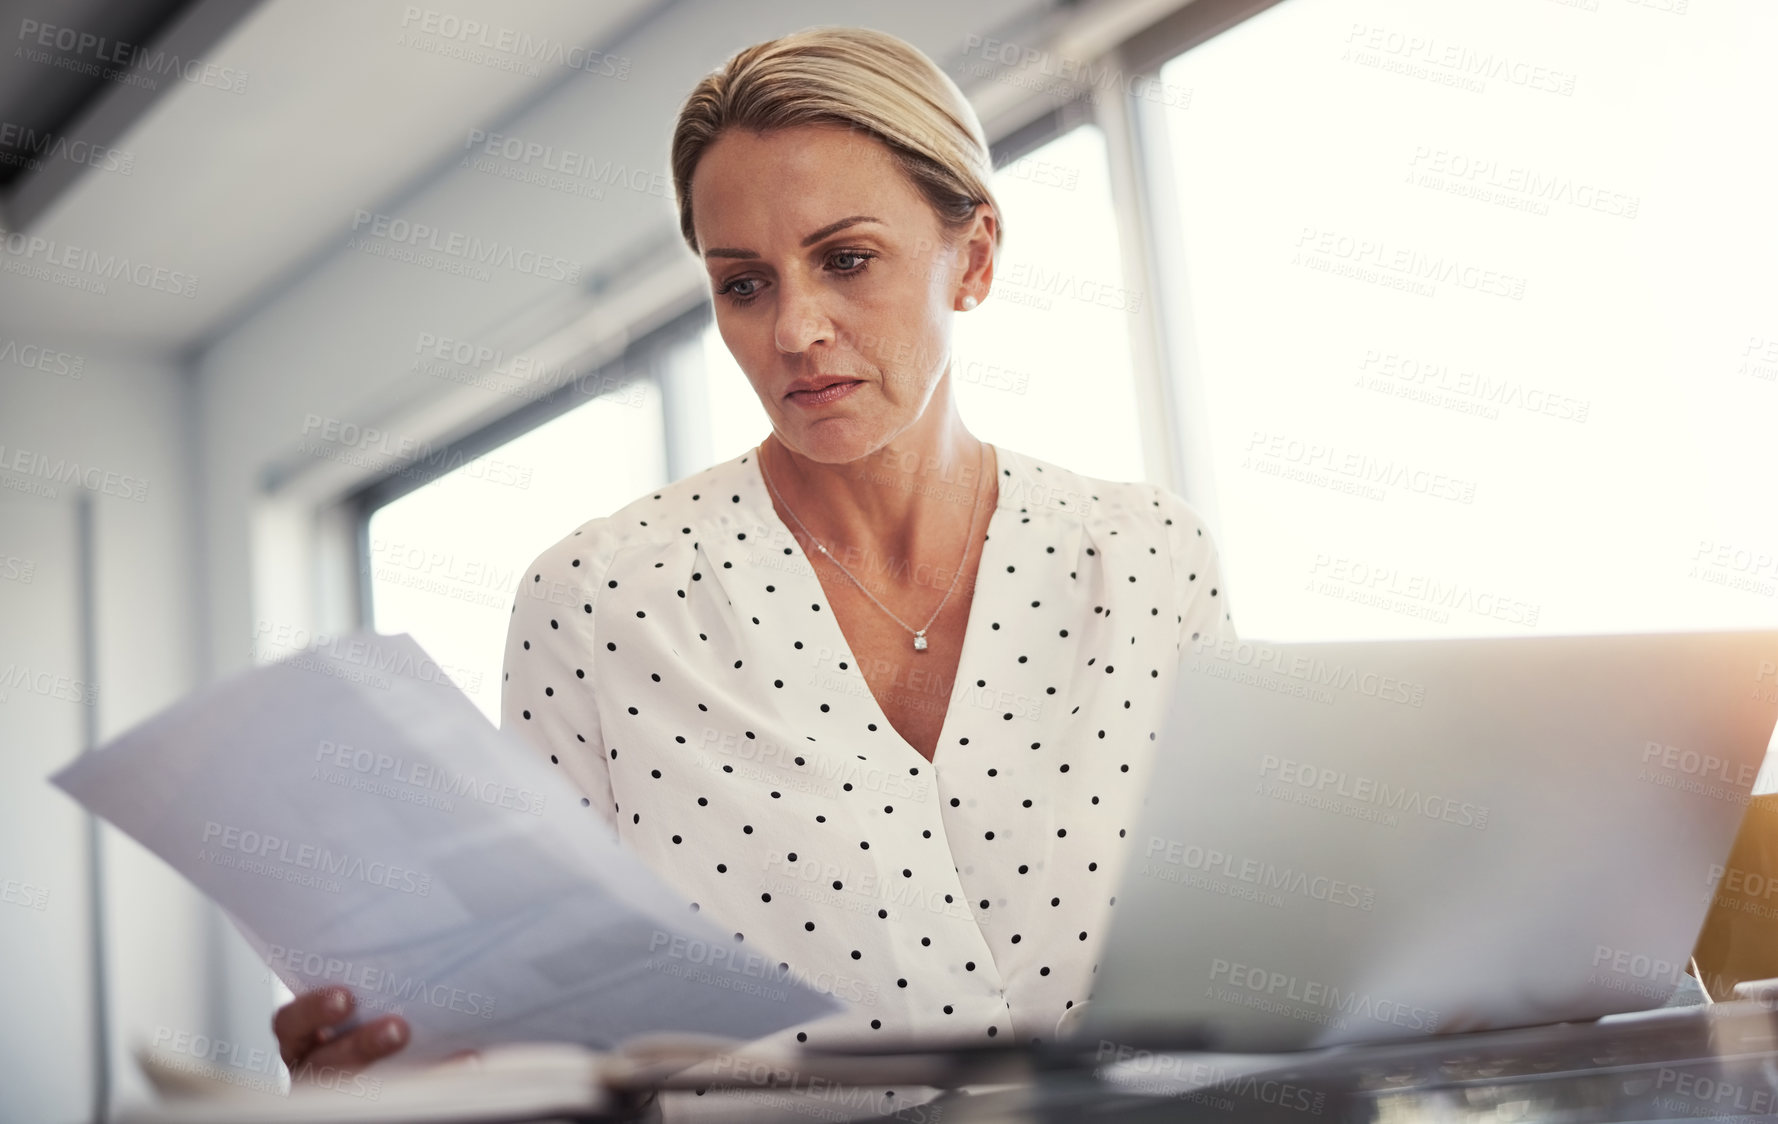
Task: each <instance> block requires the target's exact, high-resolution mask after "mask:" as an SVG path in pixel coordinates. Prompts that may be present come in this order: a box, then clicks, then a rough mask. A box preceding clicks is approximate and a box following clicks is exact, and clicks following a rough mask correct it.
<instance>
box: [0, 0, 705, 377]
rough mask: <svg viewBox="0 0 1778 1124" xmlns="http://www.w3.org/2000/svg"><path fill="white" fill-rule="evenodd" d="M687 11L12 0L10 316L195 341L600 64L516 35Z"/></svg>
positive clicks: (7, 221) (388, 2)
mask: <svg viewBox="0 0 1778 1124" xmlns="http://www.w3.org/2000/svg"><path fill="white" fill-rule="evenodd" d="M671 2H672V0H598V2H597V3H588V2H586V0H452V2H451V3H450V5H449V6H448V9H434V8H431V7H430V6H422V5H410V4H405V3H399V2H395V0H0V36H3V37H4V39H6V40H16V42H15V43H14V44H13V45H12V47H11V49H8V50H7V51H6V52H5V56H6V57H5V62H4V64H0V165H3V166H4V172H3V173H0V227H4V228H5V230H7V231H9V232H11V234H10V236H9V237H8V238H7V239H6V240H5V243H4V249H0V265H4V266H7V267H8V268H7V269H5V270H4V271H3V272H0V327H5V328H8V329H10V330H11V331H12V332H14V333H15V334H32V335H34V336H36V337H37V338H39V339H41V340H58V341H61V340H68V341H74V342H77V343H79V344H80V345H81V346H84V347H87V348H89V349H91V350H115V351H124V350H127V351H130V352H132V353H135V354H153V355H161V356H167V357H177V356H180V355H183V354H185V353H188V352H189V351H190V350H191V349H192V348H194V347H195V346H197V345H199V344H201V343H202V342H204V341H207V340H210V339H212V338H213V337H214V336H215V335H217V334H218V333H219V332H220V331H223V330H225V329H226V327H227V326H228V325H230V324H232V323H233V322H234V321H235V320H236V319H237V318H238V317H239V315H240V314H241V313H242V311H243V310H245V309H249V308H252V307H254V306H255V305H256V304H257V303H258V302H259V301H260V300H262V299H263V298H264V295H265V294H266V293H268V292H270V291H272V290H274V289H276V288H277V287H278V286H279V285H280V283H281V281H282V280H283V279H285V278H287V277H289V276H291V275H292V274H293V273H295V272H298V271H300V270H302V269H303V268H304V267H305V265H306V264H307V263H309V262H311V261H312V260H315V259H316V257H317V256H318V255H320V254H323V253H326V252H329V251H331V250H332V249H335V248H337V246H338V244H339V238H340V234H341V232H342V230H343V229H344V227H343V225H342V223H343V219H342V216H346V217H348V218H349V216H351V215H352V214H353V212H354V211H355V210H356V209H358V208H365V209H373V210H374V209H378V208H379V207H380V206H382V205H386V204H387V203H388V202H389V201H391V200H397V199H400V198H402V197H403V196H404V195H407V194H410V193H412V192H413V191H415V190H417V189H418V188H419V186H420V185H422V184H424V183H425V182H427V181H429V180H430V179H432V178H434V177H435V176H436V175H438V174H439V173H440V172H441V171H442V170H443V169H444V167H445V166H447V165H448V164H449V163H450V162H452V161H454V160H455V159H456V158H457V156H458V154H460V152H461V150H462V146H463V143H464V138H465V135H466V131H467V129H468V128H470V127H486V126H490V125H494V124H497V123H498V122H500V121H501V120H502V119H504V118H507V117H509V116H510V115H512V114H514V113H516V112H518V111H519V110H520V109H521V108H522V107H524V106H526V105H529V104H531V103H533V102H535V101H537V100H540V99H541V98H543V97H545V96H547V94H548V93H549V92H550V91H551V90H553V89H554V88H555V87H556V86H558V85H559V84H561V83H563V82H566V81H572V80H574V78H575V77H576V75H577V74H579V72H578V71H575V70H573V69H571V68H569V67H565V66H551V65H548V64H547V63H544V64H542V65H535V64H533V65H518V66H514V65H510V64H511V63H512V61H513V60H512V56H511V54H510V52H502V51H501V49H500V48H499V46H498V43H499V42H500V39H499V36H500V34H501V32H502V31H503V30H505V29H515V28H516V29H522V31H523V32H524V33H525V34H528V35H530V36H532V37H535V38H536V39H539V40H554V41H558V42H561V43H566V44H570V45H584V46H587V47H594V48H605V47H609V46H611V45H613V44H615V43H617V42H619V41H621V40H622V39H623V38H624V37H626V36H627V35H629V34H630V33H632V32H633V30H634V29H635V28H636V27H637V26H639V25H640V24H641V23H642V22H644V21H646V20H647V19H648V18H650V17H651V15H653V14H655V13H657V12H658V11H659V10H660V9H662V8H664V7H666V6H667V5H668V4H670V3H671ZM452 20H455V21H459V22H457V23H455V24H453V23H451V22H449V21H452ZM477 24H479V25H480V28H481V29H483V30H479V31H478V30H472V28H473V25H477ZM488 43H493V44H495V46H493V47H491V48H482V49H479V51H478V53H479V55H480V56H481V59H480V60H479V61H477V60H471V59H467V58H465V57H463V55H464V53H465V52H464V50H463V47H464V46H465V45H469V46H477V45H478V44H488ZM21 51H25V52H29V53H21ZM132 68H133V69H132ZM9 126H10V128H9ZM9 146H10V147H9ZM31 153H35V154H36V159H35V166H34V167H30V168H28V169H26V170H24V171H22V172H21V171H20V167H19V165H20V162H21V161H22V160H24V159H25V158H26V157H27V156H28V155H29V154H31ZM27 239H28V240H29V242H28V243H27ZM125 260H127V261H128V262H129V265H130V271H129V273H128V274H126V275H125V276H124V279H122V280H119V279H118V274H117V273H115V272H112V273H110V277H111V279H110V280H108V281H106V282H105V292H104V293H103V294H99V293H95V292H92V291H89V290H90V288H91V287H92V286H91V285H88V286H87V287H86V288H82V287H80V286H79V285H71V284H69V283H67V281H66V280H65V279H64V280H62V281H52V280H50V279H49V277H48V275H49V274H54V275H57V276H60V277H63V278H66V277H68V276H76V277H77V278H78V277H80V276H82V275H84V279H85V280H87V281H91V280H93V279H94V278H95V276H96V273H95V271H105V270H116V269H117V268H118V266H119V263H121V262H122V261H125ZM70 263H80V264H70ZM143 267H147V268H146V269H144V268H143ZM132 282H133V283H132ZM186 289H190V290H191V295H190V296H189V297H185V298H184V299H180V297H181V296H183V290H186ZM171 290H178V291H179V295H173V294H172V292H171Z"/></svg>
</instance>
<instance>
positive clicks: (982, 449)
mask: <svg viewBox="0 0 1778 1124" xmlns="http://www.w3.org/2000/svg"><path fill="white" fill-rule="evenodd" d="M987 444H988V443H987V442H986V441H983V442H980V443H979V444H978V445H977V447H976V451H975V457H976V465H975V478H976V492H975V505H974V506H973V507H971V508H970V509H969V534H968V535H967V536H966V537H965V538H964V540H963V561H962V562H959V563H957V572H956V573H955V574H954V575H952V577H951V588H950V589H947V590H945V595H944V598H943V599H942V600H941V601H939V603H938V608H936V609H934V610H932V616H931V617H930V618H929V619H928V620H927V621H926V627H925V628H922V629H920V630H919V631H917V632H916V631H915V630H914V628H913V626H911V625H909V624H908V623H907V622H906V621H904V620H902V619H901V618H900V617H898V616H896V615H895V612H894V610H892V609H890V608H889V606H887V605H885V604H883V603H882V602H881V601H877V595H876V594H874V593H872V592H871V591H870V590H868V589H865V588H864V583H863V582H861V581H859V580H858V579H857V578H855V577H853V576H852V571H850V570H848V569H846V567H845V566H842V565H840V560H839V559H838V558H835V557H834V556H833V552H832V551H830V550H828V549H827V547H825V546H823V545H822V544H821V540H820V539H818V538H816V537H815V536H814V534H813V533H812V532H811V531H810V530H809V528H808V527H806V526H803V521H802V520H801V519H797V517H796V512H794V511H791V510H790V505H789V504H788V503H784V496H783V495H782V494H780V493H779V491H778V485H776V484H774V483H772V474H771V473H770V472H767V471H766V459H765V456H764V453H763V451H762V450H763V449H764V448H765V442H763V441H762V442H760V443H759V445H757V446H755V447H754V450H753V455H754V456H755V457H758V458H759V471H760V472H762V473H764V474H765V478H766V484H767V485H769V486H770V487H771V489H772V495H774V496H777V497H778V502H779V503H781V504H784V510H785V511H787V512H790V517H791V518H792V519H794V520H796V525H797V526H798V527H802V531H803V534H805V535H808V536H809V541H810V542H812V543H814V544H815V549H816V550H818V551H820V552H821V556H822V557H823V558H826V559H827V560H828V561H829V562H832V563H833V564H834V565H835V566H839V567H840V573H842V574H844V575H846V578H847V579H848V580H849V581H851V583H852V584H853V585H855V586H857V587H858V588H859V590H860V591H861V592H863V594H864V595H865V596H866V597H868V598H870V599H871V600H872V601H876V604H877V608H879V609H881V610H883V611H884V612H885V613H888V614H889V616H890V617H891V618H892V619H893V620H894V621H895V623H896V624H898V625H900V626H901V627H903V628H905V629H907V630H908V631H909V632H912V633H913V634H914V651H916V652H924V651H925V650H926V629H927V628H931V627H932V622H933V621H935V620H937V619H938V614H939V613H940V612H942V611H943V610H944V607H945V602H947V601H949V600H950V599H951V593H952V592H953V591H954V590H956V588H957V581H958V579H960V578H961V577H962V576H963V565H964V563H966V562H968V561H969V547H970V544H971V541H972V540H973V539H974V538H975V517H976V513H977V512H978V511H980V510H981V507H982V490H981V479H982V465H983V463H985V461H984V458H985V457H986V455H987Z"/></svg>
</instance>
